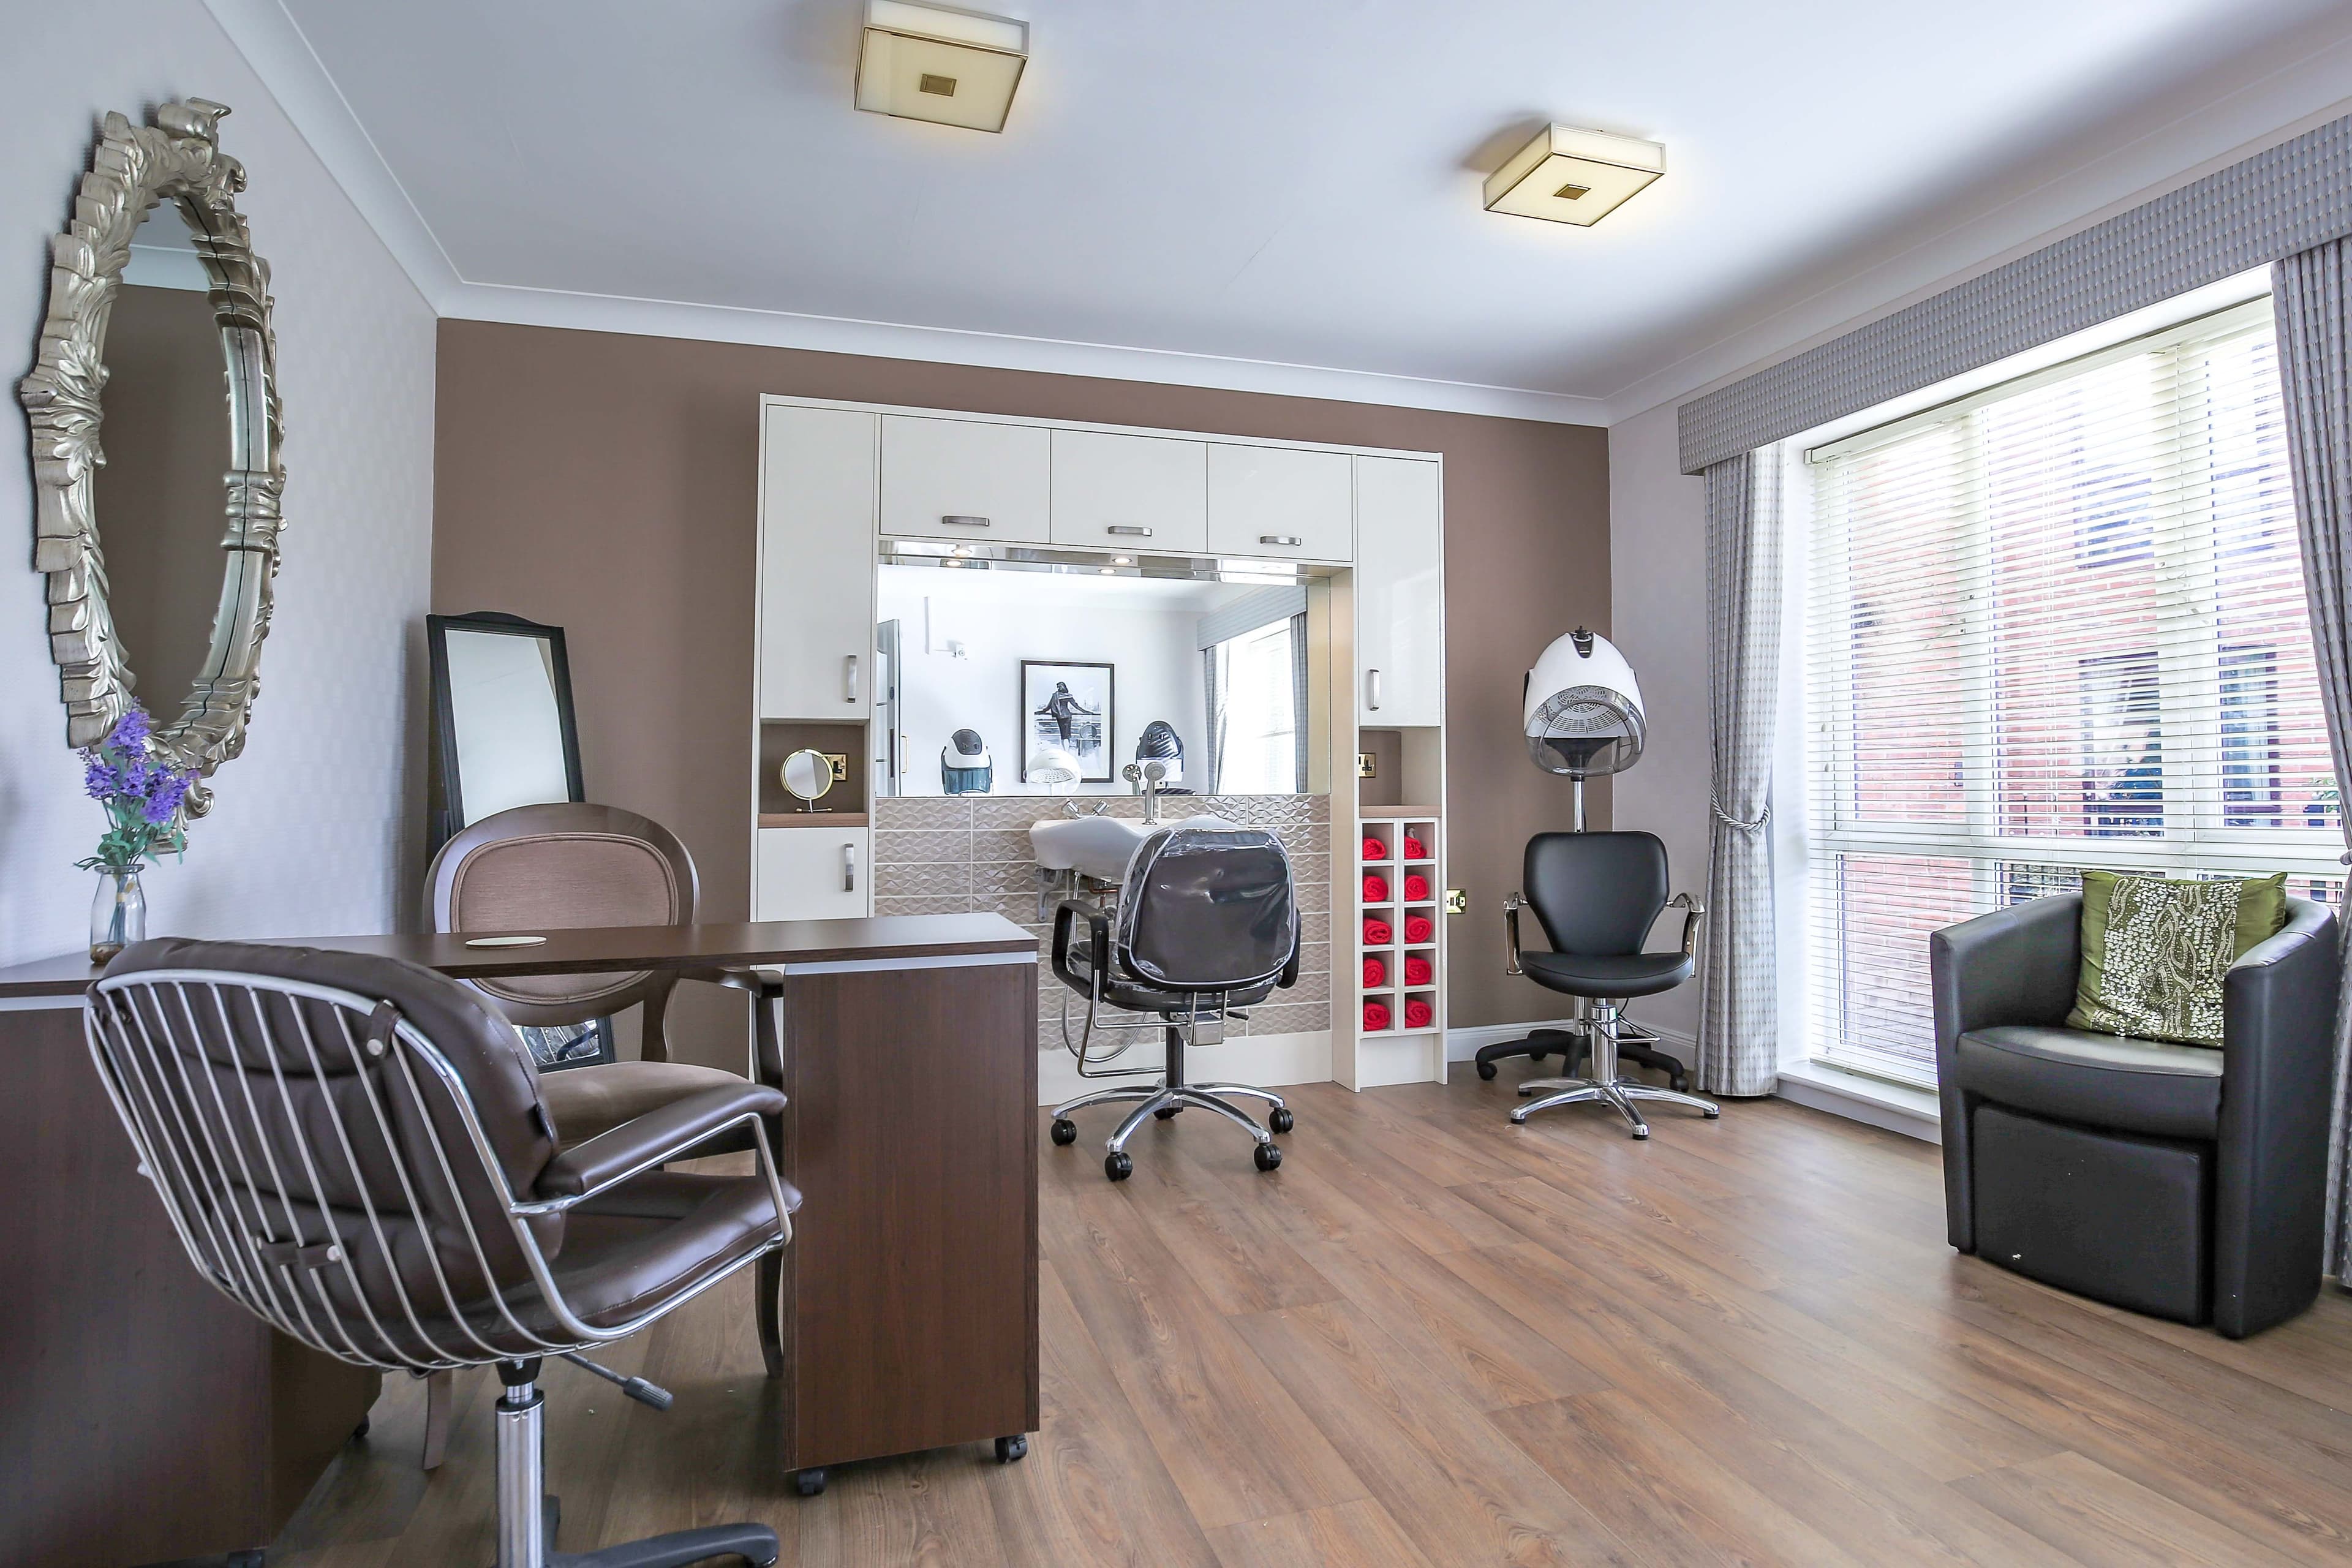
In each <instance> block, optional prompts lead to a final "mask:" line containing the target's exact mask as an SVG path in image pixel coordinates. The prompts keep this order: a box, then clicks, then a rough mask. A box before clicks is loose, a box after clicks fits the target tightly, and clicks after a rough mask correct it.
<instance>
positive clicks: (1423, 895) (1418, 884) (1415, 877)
mask: <svg viewBox="0 0 2352 1568" xmlns="http://www.w3.org/2000/svg"><path fill="white" fill-rule="evenodd" d="M1404 896H1405V897H1406V898H1407V899H1409V900H1412V901H1413V902H1414V903H1420V902H1421V901H1422V900H1425V899H1427V898H1428V897H1429V879H1428V878H1426V877H1424V876H1423V875H1421V874H1420V873H1419V872H1417V871H1416V872H1414V873H1413V874H1412V876H1410V877H1407V878H1406V879H1404Z"/></svg>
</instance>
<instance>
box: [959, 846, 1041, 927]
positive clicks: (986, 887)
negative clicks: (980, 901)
mask: <svg viewBox="0 0 2352 1568" xmlns="http://www.w3.org/2000/svg"><path fill="white" fill-rule="evenodd" d="M971 890H972V892H973V894H974V895H975V896H977V897H984V898H1010V897H1014V896H1017V895H1019V894H1023V893H1026V894H1027V895H1029V898H1030V899H1031V900H1032V902H1031V906H1030V907H1031V909H1032V910H1034V909H1035V903H1034V900H1035V899H1036V896H1037V867H1036V864H1035V862H1034V861H1028V860H989V861H983V862H982V863H981V864H979V865H977V866H974V867H972V868H971ZM1029 918H1030V919H1032V920H1034V919H1035V918H1036V916H1035V915H1034V913H1032V914H1031V916H1030V917H1029Z"/></svg>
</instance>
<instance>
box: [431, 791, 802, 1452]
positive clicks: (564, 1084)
mask: <svg viewBox="0 0 2352 1568" xmlns="http://www.w3.org/2000/svg"><path fill="white" fill-rule="evenodd" d="M425 889H426V894H427V901H428V902H429V903H430V904H431V905H432V910H433V929H434V930H436V931H570V930H577V929H580V928H583V927H592V926H658V925H688V924H691V923H692V922H693V921H694V915H695V905H696V903H697V901H698V897H699V891H700V884H699V881H698V879H697V877H696V875H695V870H694V858H693V857H692V856H691V855H689V854H688V853H687V848H686V846H685V845H684V844H681V843H679V842H678V839H677V835H676V834H673V833H672V832H670V830H669V829H667V827H664V826H661V824H659V823H657V822H656V821H654V820H653V819H652V818H650V817H646V816H638V815H637V814H636V813H635V812H634V811H624V810H622V809H621V808H620V807H618V806H612V805H587V804H583V803H579V802H559V803H555V804H551V805H519V806H515V807H513V808H512V809H510V810H508V811H501V812H498V813H496V814H494V815H492V816H486V817H483V818H482V819H481V820H480V821H478V822H475V823H470V824H468V825H467V826H466V827H465V828H464V829H463V830H462V831H460V832H459V833H457V836H456V837H452V838H451V839H450V840H449V841H448V842H447V843H446V844H445V845H443V846H442V847H441V850H440V853H438V854H437V855H436V856H434V858H433V865H432V868H431V869H430V870H429V871H428V872H427V873H426V874H425ZM467 984H468V985H470V986H471V987H472V988H473V989H474V990H476V991H478V992H479V993H480V994H482V995H483V996H484V997H485V998H487V999H488V1001H489V1003H490V1004H491V1005H492V1006H493V1007H494V1008H495V1009H496V1010H497V1011H498V1012H499V1013H500V1014H502V1015H504V1016H505V1017H506V1018H507V1020H508V1021H509V1023H512V1024H516V1025H519V1026H524V1027H547V1026H560V1025H573V1024H586V1023H591V1022H593V1021H594V1020H596V1019H599V1018H608V1017H611V1016H614V1015H615V1014H618V1013H622V1012H625V1011H626V1010H627V1009H628V1008H630V1007H638V1008H641V1009H642V1010H643V1011H642V1014H641V1033H642V1037H643V1040H644V1047H643V1050H642V1051H641V1053H640V1056H641V1059H640V1060H637V1061H625V1062H610V1063H604V1064H601V1065H597V1066H593V1067H578V1068H562V1069H561V1070H558V1071H548V1072H542V1073H541V1076H540V1097H541V1100H542V1101H543V1102H544V1103H545V1104H546V1106H547V1110H548V1113H549V1115H550V1116H551V1117H552V1118H553V1119H554V1123H555V1129H556V1136H557V1138H558V1139H559V1140H560V1141H561V1142H562V1143H563V1144H564V1145H566V1146H568V1145H571V1144H573V1143H577V1142H583V1141H585V1140H587V1139H591V1138H594V1137H596V1136H598V1135H599V1134H601V1133H603V1132H604V1131H607V1130H608V1129H611V1128H614V1127H617V1126H620V1125H622V1124H623V1123H625V1122H628V1121H635V1119H636V1118H638V1117H641V1116H645V1115H647V1114H649V1113H651V1112H654V1111H656V1110H660V1109H661V1108H663V1107H664V1106H667V1105H669V1104H671V1103H673V1102H675V1101H677V1100H684V1099H687V1098H688V1097H691V1096H694V1095H698V1094H704V1093H708V1092H709V1091H711V1090H714V1089H729V1088H734V1087H739V1086H740V1085H741V1083H742V1082H743V1079H742V1078H740V1077H739V1076H737V1075H736V1074H734V1073H730V1072H727V1071H725V1070H723V1069H722V1068H711V1067H699V1066H697V1065H695V1064H693V1063H690V1062H674V1061H671V1060H670V1059H669V1039H668V1036H667V1032H666V1030H665V1023H666V1021H667V1014H668V1008H669V999H670V994H671V993H672V992H673V991H674V990H675V989H676V988H677V975H675V974H673V973H667V972H665V971H643V972H637V973H611V974H560V975H546V976H536V975H534V976H517V977H514V978H511V979H499V980H483V981H472V982H467ZM751 1076H754V1077H756V1076H758V1074H757V1072H756V1065H755V1071H754V1072H753V1074H752V1075H751ZM770 1141H771V1142H772V1143H773V1142H774V1133H773V1130H771V1140H770ZM750 1147H751V1142H750V1140H749V1137H748V1135H747V1134H746V1133H745V1132H744V1131H741V1130H738V1131H735V1132H733V1133H731V1134H730V1135H728V1136H725V1137H721V1138H719V1139H718V1140H715V1141H713V1142H710V1143H709V1144H707V1145H705V1146H703V1147H700V1148H698V1149H697V1150H695V1153H696V1154H697V1155H703V1154H723V1153H732V1152H741V1151H743V1150H746V1149H749V1148H750ZM759 1286H760V1288H759V1290H758V1292H757V1300H758V1309H757V1310H758V1313H759V1328H760V1344H761V1351H762V1352H763V1353H764V1354H765V1355H766V1357H767V1363H768V1375H770V1376H771V1377H776V1376H781V1375H782V1372H783V1363H782V1337H781V1334H782V1325H781V1322H780V1313H781V1310H782V1308H781V1304H780V1302H779V1300H778V1297H779V1292H780V1289H781V1287H782V1263H781V1260H780V1259H778V1258H768V1259H766V1260H764V1261H763V1263H762V1265H761V1270H760V1280H759ZM656 1392H658V1391H656ZM641 1396H642V1395H641ZM451 1403H452V1396H451V1389H450V1384H449V1379H448V1378H447V1377H446V1376H445V1375H436V1376H434V1377H433V1378H432V1380H431V1384H430V1386H429V1387H428V1388H427V1390H426V1394H425V1468H426V1469H433V1468H437V1467H438V1466H439V1464H440V1463H441V1458H442V1454H443V1452H444V1445H445V1443H446V1437H447V1435H448V1429H449V1412H450V1407H451Z"/></svg>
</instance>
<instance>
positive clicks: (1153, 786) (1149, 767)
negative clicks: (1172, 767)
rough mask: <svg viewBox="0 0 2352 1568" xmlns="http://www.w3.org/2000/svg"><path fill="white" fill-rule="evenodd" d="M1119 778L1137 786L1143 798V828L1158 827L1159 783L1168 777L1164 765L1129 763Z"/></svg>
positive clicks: (1166, 767) (1165, 764)
mask: <svg viewBox="0 0 2352 1568" xmlns="http://www.w3.org/2000/svg"><path fill="white" fill-rule="evenodd" d="M1119 776H1120V777H1121V778H1124V779H1125V780H1127V782H1128V783H1129V784H1134V785H1136V786H1137V790H1138V793H1139V794H1140V795H1142V796H1143V826H1146V827H1157V826H1159V825H1160V780H1161V779H1164V778H1166V777H1167V776H1168V764H1167V763H1128V764H1127V766H1126V768H1125V769H1124V770H1122V772H1121V773H1120V774H1119Z"/></svg>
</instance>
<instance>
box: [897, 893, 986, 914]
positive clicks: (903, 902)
mask: <svg viewBox="0 0 2352 1568" xmlns="http://www.w3.org/2000/svg"><path fill="white" fill-rule="evenodd" d="M874 912H875V913H876V914H877V915H964V914H970V913H971V900H970V899H964V898H952V897H950V898H940V897H936V896H934V897H930V898H905V897H898V898H893V897H886V896H884V895H881V894H877V895H876V896H875V899H874Z"/></svg>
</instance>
